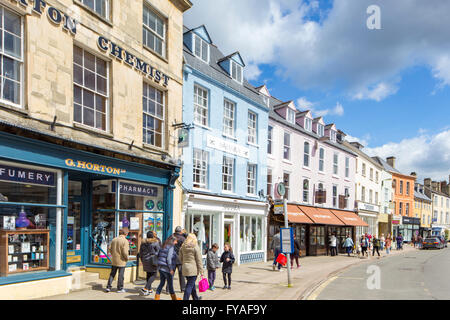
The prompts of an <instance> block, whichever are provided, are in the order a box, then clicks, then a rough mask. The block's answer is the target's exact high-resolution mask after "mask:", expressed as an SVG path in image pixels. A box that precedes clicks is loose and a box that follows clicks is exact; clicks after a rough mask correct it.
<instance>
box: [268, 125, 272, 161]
mask: <svg viewBox="0 0 450 320" xmlns="http://www.w3.org/2000/svg"><path fill="white" fill-rule="evenodd" d="M267 153H268V154H273V126H268V129H267Z"/></svg>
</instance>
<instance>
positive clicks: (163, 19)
mask: <svg viewBox="0 0 450 320" xmlns="http://www.w3.org/2000/svg"><path fill="white" fill-rule="evenodd" d="M145 9H147V10H148V12H150V13H152V14H153V15H154V16H155V17H156V19H157V20H156V21H157V22H158V19H159V20H161V22H162V26H163V35H162V36H161V35H160V34H159V33H158V32H157V31H156V30H153V29H152V28H151V27H150V26H148V25H146V24H145V22H142V27H143V29H145V31H147V32H150V33H152V34H153V36H154V37H156V38H158V39H159V40H161V42H162V45H161V53H160V52H158V51H156V46H155V42H154V43H153V45H154V46H155V48H154V49H153V48H152V47H150V46H149V45H148V44H147V39H145V41H144V39H142V40H143V41H142V44H143V45H144V47H146V48H147V49H149V50H151V51H152V52H155V53H156V54H158V55H160V56H162V57H164V58H165V57H166V48H167V44H166V39H167V20H166V19H165V18H164V17H162V16H161V15H160V14H159V13H158V12H156V11H155V10H154V9H153V8H152V7H151V6H149V5H148V4H146V2H145V1H144V7H143V10H145ZM142 33H143V36H144V35H145V32H144V31H142Z"/></svg>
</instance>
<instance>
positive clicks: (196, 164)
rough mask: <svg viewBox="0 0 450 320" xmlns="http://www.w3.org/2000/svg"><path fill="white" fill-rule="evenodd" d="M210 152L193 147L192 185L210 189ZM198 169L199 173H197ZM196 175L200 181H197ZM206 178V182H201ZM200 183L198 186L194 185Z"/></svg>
mask: <svg viewBox="0 0 450 320" xmlns="http://www.w3.org/2000/svg"><path fill="white" fill-rule="evenodd" d="M208 160H209V152H208V151H205V150H200V149H195V148H194V149H193V154H192V185H193V188H194V189H195V188H198V189H208V172H209V161H208ZM196 170H197V171H198V174H196ZM196 176H198V178H199V182H196ZM202 180H204V182H201V181H202ZM195 184H198V186H194V185H195Z"/></svg>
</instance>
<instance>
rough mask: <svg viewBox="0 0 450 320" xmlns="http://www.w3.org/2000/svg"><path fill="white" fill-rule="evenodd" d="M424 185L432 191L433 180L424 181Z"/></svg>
mask: <svg viewBox="0 0 450 320" xmlns="http://www.w3.org/2000/svg"><path fill="white" fill-rule="evenodd" d="M423 184H424V185H425V187H427V188H428V189H431V178H426V179H424V180H423Z"/></svg>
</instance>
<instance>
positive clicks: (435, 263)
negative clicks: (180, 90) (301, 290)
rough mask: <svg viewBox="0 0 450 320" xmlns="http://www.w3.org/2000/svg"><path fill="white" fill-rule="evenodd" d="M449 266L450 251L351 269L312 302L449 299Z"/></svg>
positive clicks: (416, 254)
mask: <svg viewBox="0 0 450 320" xmlns="http://www.w3.org/2000/svg"><path fill="white" fill-rule="evenodd" d="M449 267H450V248H447V249H442V250H415V251H409V252H407V253H406V254H403V255H397V256H394V257H392V258H390V259H381V260H377V261H373V262H372V263H370V264H369V265H364V264H360V265H355V266H352V267H351V268H349V269H347V270H346V271H345V272H342V273H339V274H337V275H335V276H333V277H331V278H329V279H328V280H327V281H325V282H324V283H323V284H322V285H320V286H319V288H317V290H315V291H314V293H313V294H311V295H310V296H309V299H310V300H315V299H317V300H336V299H340V300H449V299H450V274H449V273H448V272H445V270H447V269H448V268H449ZM374 271H375V272H374Z"/></svg>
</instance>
